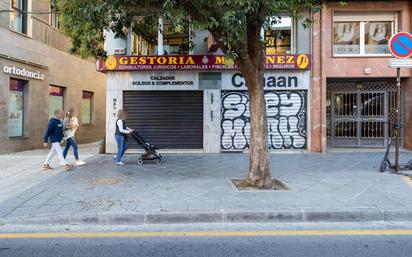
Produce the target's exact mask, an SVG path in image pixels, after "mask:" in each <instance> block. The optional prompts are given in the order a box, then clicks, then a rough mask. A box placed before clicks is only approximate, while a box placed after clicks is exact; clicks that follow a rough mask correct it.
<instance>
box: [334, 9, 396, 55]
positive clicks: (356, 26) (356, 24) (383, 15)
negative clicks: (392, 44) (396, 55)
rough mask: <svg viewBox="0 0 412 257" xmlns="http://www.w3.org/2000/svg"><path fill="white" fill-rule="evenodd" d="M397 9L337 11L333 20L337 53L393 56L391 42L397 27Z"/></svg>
mask: <svg viewBox="0 0 412 257" xmlns="http://www.w3.org/2000/svg"><path fill="white" fill-rule="evenodd" d="M396 21H397V13H394V12H390V13H388V12H373V13H367V12H362V13H360V12H359V13H358V12H336V13H335V14H334V22H333V55H334V56H386V55H390V51H389V48H388V41H389V38H390V37H391V36H392V34H393V33H394V32H395V31H396V30H397V22H396Z"/></svg>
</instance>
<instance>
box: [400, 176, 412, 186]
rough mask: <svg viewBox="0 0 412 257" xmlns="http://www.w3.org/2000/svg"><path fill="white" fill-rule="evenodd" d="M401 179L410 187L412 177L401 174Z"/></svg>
mask: <svg viewBox="0 0 412 257" xmlns="http://www.w3.org/2000/svg"><path fill="white" fill-rule="evenodd" d="M402 179H403V180H404V181H405V182H406V184H408V185H409V186H410V187H412V177H410V176H402Z"/></svg>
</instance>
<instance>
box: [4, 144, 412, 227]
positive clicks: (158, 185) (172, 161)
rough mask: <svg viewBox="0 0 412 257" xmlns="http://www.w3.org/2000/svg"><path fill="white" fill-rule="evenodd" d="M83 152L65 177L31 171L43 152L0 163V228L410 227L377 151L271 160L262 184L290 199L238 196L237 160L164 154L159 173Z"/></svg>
mask: <svg viewBox="0 0 412 257" xmlns="http://www.w3.org/2000/svg"><path fill="white" fill-rule="evenodd" d="M88 149H89V150H87V151H86V148H84V147H81V148H80V153H81V154H82V156H84V157H90V156H91V157H90V158H89V159H87V162H88V163H87V165H85V166H82V167H75V168H74V169H73V170H72V171H71V172H64V171H61V170H57V171H53V172H42V171H40V168H39V167H40V166H41V163H42V161H43V158H44V157H45V154H46V153H45V152H44V151H32V152H26V153H18V154H12V155H3V156H0V163H1V164H0V222H2V223H5V224H36V225H39V224H59V225H63V224H133V225H138V224H159V223H163V224H164V223H203V222H204V223H212V222H213V223H221V222H282V221H285V222H300V221H338V222H340V221H354V222H358V221H382V220H384V221H412V180H411V179H410V178H409V177H405V176H399V175H394V174H390V173H388V172H387V173H379V172H377V170H378V167H379V163H380V160H381V159H382V156H383V152H382V151H379V152H363V151H346V152H345V151H339V152H329V153H326V154H313V153H276V154H272V155H271V169H272V176H273V177H274V178H279V179H281V180H282V181H283V182H284V183H285V184H286V185H287V186H288V187H290V188H291V190H289V191H275V190H273V191H238V190H237V189H236V188H235V187H234V186H233V185H232V184H231V182H230V179H232V178H244V177H245V176H246V174H247V167H248V155H246V154H165V155H164V162H163V163H162V164H160V165H158V164H144V165H138V164H137V157H136V155H132V154H129V155H127V157H126V162H127V165H125V166H117V165H115V163H114V161H113V159H112V156H109V155H97V154H95V155H94V156H92V155H93V154H92V153H93V152H95V153H96V152H97V147H96V146H93V147H89V148H88ZM401 157H402V160H404V161H406V160H408V159H410V158H412V152H402V156H401Z"/></svg>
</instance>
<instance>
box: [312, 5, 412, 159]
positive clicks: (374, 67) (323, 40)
mask: <svg viewBox="0 0 412 257" xmlns="http://www.w3.org/2000/svg"><path fill="white" fill-rule="evenodd" d="M336 11H354V12H367V11H371V12H373V11H374V12H376V11H385V12H389V11H393V12H398V15H399V16H398V17H399V20H398V30H399V31H409V32H411V21H412V20H411V11H412V4H411V3H410V1H363V2H353V1H348V2H347V4H346V5H345V6H342V5H341V4H340V3H339V1H327V2H326V5H325V8H324V9H323V10H322V11H321V12H320V13H318V14H316V15H315V19H316V20H317V22H316V23H315V24H314V28H313V59H314V62H313V70H312V71H313V78H312V83H311V99H310V101H311V110H310V115H311V124H310V127H311V145H310V151H313V152H324V151H325V150H326V87H327V85H326V82H327V79H328V78H363V79H365V78H393V77H395V76H396V70H395V69H392V68H389V66H388V60H389V57H333V53H332V47H333V46H332V39H333V14H334V12H336ZM365 68H370V69H371V71H372V72H371V74H368V75H366V74H365ZM411 76H412V69H410V70H407V69H403V70H402V77H403V78H404V79H403V85H402V86H403V88H404V92H405V96H404V100H405V101H404V104H405V106H404V112H405V113H404V117H405V124H406V127H405V130H404V131H405V140H404V144H405V147H408V148H412V80H411V79H409V78H410V77H411Z"/></svg>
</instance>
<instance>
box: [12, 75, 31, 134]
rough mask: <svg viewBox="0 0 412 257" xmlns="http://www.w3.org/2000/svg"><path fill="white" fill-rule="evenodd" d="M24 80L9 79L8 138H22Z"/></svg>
mask: <svg viewBox="0 0 412 257" xmlns="http://www.w3.org/2000/svg"><path fill="white" fill-rule="evenodd" d="M26 83H27V81H25V80H20V79H12V78H11V79H10V84H9V119H8V136H9V137H22V136H23V124H24V86H25V84H26Z"/></svg>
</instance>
